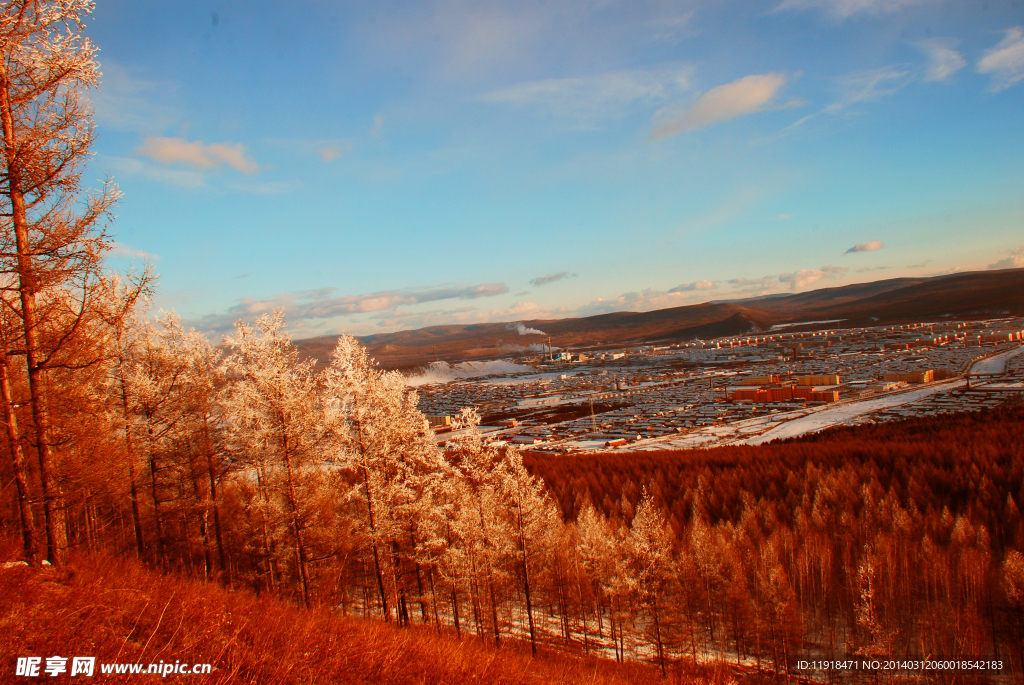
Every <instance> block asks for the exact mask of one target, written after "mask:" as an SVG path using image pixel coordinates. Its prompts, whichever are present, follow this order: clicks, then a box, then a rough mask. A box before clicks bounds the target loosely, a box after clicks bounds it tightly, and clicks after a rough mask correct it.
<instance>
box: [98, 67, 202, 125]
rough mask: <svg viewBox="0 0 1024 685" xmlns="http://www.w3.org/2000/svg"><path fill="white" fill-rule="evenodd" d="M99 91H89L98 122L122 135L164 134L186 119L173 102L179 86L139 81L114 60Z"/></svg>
mask: <svg viewBox="0 0 1024 685" xmlns="http://www.w3.org/2000/svg"><path fill="white" fill-rule="evenodd" d="M102 69H103V77H102V78H101V79H100V85H99V87H98V88H93V89H92V90H90V91H89V93H88V97H89V101H90V102H91V103H92V106H93V109H94V111H95V114H96V121H97V122H98V123H100V124H101V125H102V126H103V127H109V128H112V129H115V130H118V131H136V132H140V133H153V134H155V133H162V132H163V131H165V130H167V129H168V128H170V127H171V126H174V125H175V124H177V123H178V122H179V121H180V120H181V119H182V113H181V111H180V110H179V108H178V107H177V106H176V105H175V104H173V103H172V102H171V100H172V99H173V95H174V93H175V90H176V89H175V86H174V84H173V83H171V82H167V81H153V80H147V79H143V78H138V77H137V76H135V75H133V74H132V73H131V72H130V71H129V70H128V69H126V68H124V67H122V66H121V65H120V64H118V63H117V62H114V61H113V60H109V59H104V60H103V64H102Z"/></svg>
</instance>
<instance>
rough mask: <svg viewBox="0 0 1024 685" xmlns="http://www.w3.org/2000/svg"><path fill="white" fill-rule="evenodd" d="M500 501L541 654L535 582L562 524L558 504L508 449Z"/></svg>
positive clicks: (532, 641) (533, 636) (500, 474)
mask: <svg viewBox="0 0 1024 685" xmlns="http://www.w3.org/2000/svg"><path fill="white" fill-rule="evenodd" d="M497 475H498V485H499V488H500V493H499V494H500V497H501V498H502V500H503V509H504V511H505V516H506V518H507V530H508V533H509V535H510V537H511V542H512V545H513V550H514V551H513V554H512V556H513V558H514V560H515V561H514V563H515V567H516V569H515V570H516V573H517V574H518V575H519V578H520V581H521V582H522V588H523V597H524V600H525V602H526V618H527V624H528V627H529V629H530V648H531V649H532V650H533V653H534V654H535V655H536V654H537V633H536V627H535V625H534V618H533V590H532V589H531V578H532V577H533V576H534V574H535V573H536V572H537V570H538V567H539V566H540V560H541V559H540V558H541V557H543V556H544V554H545V552H547V551H550V550H551V549H552V548H553V547H554V545H555V544H556V537H555V535H556V534H557V533H558V531H559V530H560V529H561V526H562V521H561V516H560V514H559V512H558V509H557V507H556V506H555V503H554V502H553V501H552V500H551V498H550V497H549V496H548V494H547V493H546V492H545V491H544V483H543V481H541V480H540V479H539V478H537V477H536V476H533V475H531V474H530V472H529V471H527V470H526V467H524V466H523V457H522V455H521V454H520V453H519V450H517V449H516V448H515V447H511V446H510V447H507V448H505V450H504V453H503V454H502V456H501V461H500V462H499V465H498V468H497Z"/></svg>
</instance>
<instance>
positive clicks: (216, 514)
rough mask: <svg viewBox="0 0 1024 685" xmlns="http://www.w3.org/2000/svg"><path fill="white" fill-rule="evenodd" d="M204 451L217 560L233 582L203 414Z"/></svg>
mask: <svg viewBox="0 0 1024 685" xmlns="http://www.w3.org/2000/svg"><path fill="white" fill-rule="evenodd" d="M203 443H204V444H203V451H204V452H205V453H206V469H207V473H208V474H209V476H210V507H211V508H212V509H213V535H214V538H215V539H216V540H217V559H218V561H219V562H220V570H221V571H223V572H225V573H227V575H228V578H227V581H228V583H230V582H231V578H230V576H231V574H230V572H228V567H227V563H226V562H225V555H224V538H223V536H222V535H221V532H220V510H219V508H218V506H217V477H216V474H215V473H214V468H213V447H212V445H211V440H210V426H209V423H208V416H207V414H206V413H204V414H203Z"/></svg>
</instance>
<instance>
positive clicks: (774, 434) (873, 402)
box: [629, 379, 965, 451]
mask: <svg viewBox="0 0 1024 685" xmlns="http://www.w3.org/2000/svg"><path fill="white" fill-rule="evenodd" d="M964 384H965V381H964V380H962V379H955V380H951V381H946V382H944V383H931V384H928V385H926V386H924V387H912V388H910V389H908V390H902V391H897V392H893V393H888V394H886V395H882V396H876V397H873V398H872V399H868V400H859V401H848V402H841V403H839V404H831V405H826V406H824V407H813V408H809V409H800V410H797V411H790V412H785V413H778V414H769V415H767V416H758V417H755V418H752V419H747V420H745V421H737V422H735V423H727V424H720V425H717V426H708V427H707V428H701V429H698V430H695V431H691V432H690V433H687V434H686V435H682V436H669V437H665V438H652V439H649V440H641V441H638V442H636V443H634V444H632V445H630V446H629V449H630V450H631V451H632V450H637V451H639V450H663V449H693V448H697V447H717V446H719V445H736V444H746V445H760V444H761V443H764V442H768V441H770V440H776V439H784V438H793V437H797V436H799V435H806V434H807V433H817V432H818V431H820V430H824V429H825V428H829V427H831V426H839V425H842V424H845V423H849V422H850V421H851V420H853V419H855V418H857V417H858V416H863V415H864V414H870V413H872V412H876V411H879V410H882V409H889V408H891V407H898V406H901V405H904V404H910V403H911V402H917V401H918V400H921V399H923V398H925V397H928V396H930V395H934V394H937V393H945V392H949V391H950V390H952V389H954V388H958V387H960V386H962V385H964Z"/></svg>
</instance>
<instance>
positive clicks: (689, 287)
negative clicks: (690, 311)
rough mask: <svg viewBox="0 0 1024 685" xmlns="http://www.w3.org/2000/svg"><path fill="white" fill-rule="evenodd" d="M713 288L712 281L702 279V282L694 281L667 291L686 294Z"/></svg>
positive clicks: (713, 283)
mask: <svg viewBox="0 0 1024 685" xmlns="http://www.w3.org/2000/svg"><path fill="white" fill-rule="evenodd" d="M714 287H715V282H714V281H709V280H707V279H704V280H703V281H694V282H692V283H683V284H682V285H677V286H676V287H674V288H672V289H671V290H669V292H670V293H688V292H693V291H695V290H712V289H714Z"/></svg>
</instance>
